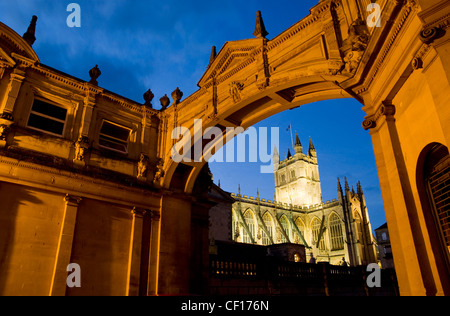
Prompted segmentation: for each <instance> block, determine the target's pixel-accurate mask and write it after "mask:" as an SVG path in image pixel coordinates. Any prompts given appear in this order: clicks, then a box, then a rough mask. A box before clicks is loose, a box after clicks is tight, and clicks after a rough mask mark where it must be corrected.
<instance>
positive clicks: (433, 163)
mask: <svg viewBox="0 0 450 316" xmlns="http://www.w3.org/2000/svg"><path fill="white" fill-rule="evenodd" d="M424 180H425V185H426V189H427V195H428V200H429V204H430V206H431V211H432V213H433V218H434V223H435V226H436V229H437V231H438V235H439V236H440V239H441V244H442V245H443V248H444V249H445V248H446V249H447V255H450V156H449V152H448V149H447V148H446V147H445V146H443V145H436V146H434V148H433V149H432V150H431V151H430V153H429V154H428V156H427V158H426V160H425V165H424Z"/></svg>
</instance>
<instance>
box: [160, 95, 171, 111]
mask: <svg viewBox="0 0 450 316" xmlns="http://www.w3.org/2000/svg"><path fill="white" fill-rule="evenodd" d="M159 101H160V102H161V111H164V110H165V109H167V107H168V106H169V104H170V99H169V97H168V96H167V94H165V95H164V96H163V97H162V98H161V99H160V100H159Z"/></svg>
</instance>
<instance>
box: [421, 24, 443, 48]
mask: <svg viewBox="0 0 450 316" xmlns="http://www.w3.org/2000/svg"><path fill="white" fill-rule="evenodd" d="M443 33H444V30H442V29H440V28H438V27H430V28H427V29H424V30H422V32H420V35H419V38H420V40H421V41H422V42H423V43H424V44H427V45H429V44H431V43H433V42H434V41H435V40H436V39H438V38H439V37H441V36H442V35H443Z"/></svg>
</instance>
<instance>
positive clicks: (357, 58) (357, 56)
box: [344, 51, 363, 73]
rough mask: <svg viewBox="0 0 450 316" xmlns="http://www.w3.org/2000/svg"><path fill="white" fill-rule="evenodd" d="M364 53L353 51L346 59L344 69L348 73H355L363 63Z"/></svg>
mask: <svg viewBox="0 0 450 316" xmlns="http://www.w3.org/2000/svg"><path fill="white" fill-rule="evenodd" d="M362 55H363V52H359V51H351V52H349V53H348V54H347V55H346V56H345V57H344V63H345V65H344V69H345V71H346V72H348V73H354V72H355V71H356V69H357V68H358V65H359V63H360V62H361V58H362Z"/></svg>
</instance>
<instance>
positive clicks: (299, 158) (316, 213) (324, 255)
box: [211, 135, 378, 266]
mask: <svg viewBox="0 0 450 316" xmlns="http://www.w3.org/2000/svg"><path fill="white" fill-rule="evenodd" d="M274 160H275V161H274V166H275V173H274V176H275V191H276V194H275V200H274V201H270V200H265V199H261V198H260V197H259V193H258V194H257V196H256V198H255V197H251V196H250V197H249V196H247V195H244V196H243V195H241V192H239V193H238V194H237V195H234V194H233V195H232V196H233V197H234V199H235V201H236V202H235V203H234V204H233V207H232V223H231V229H232V233H231V236H232V238H231V239H232V240H234V241H237V242H240V243H249V244H257V245H265V246H267V245H274V244H284V243H294V244H301V245H304V246H305V247H306V254H307V256H306V257H307V260H308V261H309V260H311V258H314V259H313V261H315V262H329V263H331V264H333V265H350V266H357V265H364V264H369V263H373V262H377V260H378V256H377V252H376V242H375V238H374V237H373V234H372V228H371V224H370V218H369V213H368V210H367V207H366V204H365V203H366V202H365V197H364V193H363V189H362V187H361V184H360V183H358V184H357V192H355V190H354V189H351V190H350V186H349V184H348V183H347V179H345V185H344V189H343V188H342V186H341V183H340V181H339V180H338V186H337V199H335V200H333V201H327V202H326V203H323V202H322V194H321V188H320V178H319V173H318V172H319V168H318V160H317V153H316V150H315V148H314V146H313V144H312V142H311V143H310V147H309V149H308V155H304V154H303V151H302V146H301V142H300V139H299V137H298V135H297V137H296V145H295V153H294V155H291V153H290V151H289V154H288V156H287V157H286V159H285V160H281V161H280V159H279V155H278V153H277V151H275V159H274ZM283 189H285V190H286V191H287V192H289V194H286V195H283ZM279 192H280V193H279ZM218 207H220V206H218ZM215 208H216V207H214V208H213V209H212V210H211V214H213V215H212V216H213V220H214V221H215V220H218V217H217V216H215V215H214V212H213V210H215ZM216 239H217V238H216ZM291 259H292V258H291ZM292 260H293V259H292Z"/></svg>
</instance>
